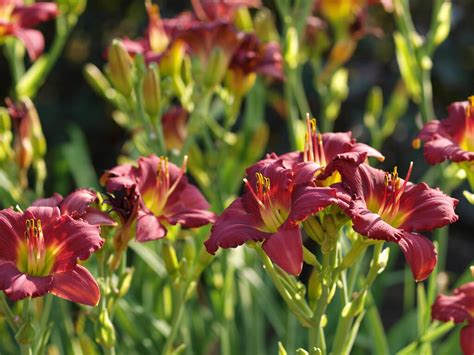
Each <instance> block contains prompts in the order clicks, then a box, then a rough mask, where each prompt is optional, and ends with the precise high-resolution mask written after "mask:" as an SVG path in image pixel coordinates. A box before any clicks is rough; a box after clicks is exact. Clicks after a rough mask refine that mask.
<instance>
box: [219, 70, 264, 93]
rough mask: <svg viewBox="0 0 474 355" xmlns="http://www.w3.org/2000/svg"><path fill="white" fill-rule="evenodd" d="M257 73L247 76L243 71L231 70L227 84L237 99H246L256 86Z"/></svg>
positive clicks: (227, 77)
mask: <svg viewBox="0 0 474 355" xmlns="http://www.w3.org/2000/svg"><path fill="white" fill-rule="evenodd" d="M256 78H257V76H256V75H255V73H250V74H245V73H243V72H242V71H241V70H239V69H238V68H237V69H231V70H229V71H228V72H227V76H226V84H227V87H228V88H229V91H230V92H231V93H232V94H234V96H235V97H244V96H245V95H246V94H247V93H248V92H249V91H250V89H251V88H252V87H253V85H254V84H255V79H256Z"/></svg>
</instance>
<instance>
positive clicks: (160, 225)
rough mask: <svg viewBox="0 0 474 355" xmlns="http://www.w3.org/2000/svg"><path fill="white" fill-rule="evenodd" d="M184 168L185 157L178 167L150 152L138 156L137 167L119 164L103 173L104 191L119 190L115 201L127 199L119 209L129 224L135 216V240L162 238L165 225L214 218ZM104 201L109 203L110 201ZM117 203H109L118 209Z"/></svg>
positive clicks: (191, 225)
mask: <svg viewBox="0 0 474 355" xmlns="http://www.w3.org/2000/svg"><path fill="white" fill-rule="evenodd" d="M185 168H186V159H185V162H184V163H183V166H182V167H181V168H179V167H177V166H176V165H174V164H173V163H169V162H168V159H167V158H165V157H161V158H158V157H157V156H155V155H150V156H149V157H146V158H145V157H142V158H140V159H139V160H138V167H135V166H132V165H130V164H124V165H119V166H117V167H115V168H113V169H112V170H110V171H108V172H106V173H105V174H104V175H103V176H102V178H101V181H102V183H104V184H105V186H106V189H107V192H109V193H110V194H112V195H116V194H117V192H118V193H119V194H120V196H122V199H119V198H116V199H115V201H116V202H120V201H121V202H120V203H122V204H123V202H124V201H125V202H126V203H125V205H126V206H125V208H122V211H125V212H126V214H125V213H124V214H123V216H127V217H126V219H127V221H128V222H129V223H130V219H133V220H134V219H135V218H136V239H137V241H139V242H146V241H149V240H155V239H161V238H163V237H165V236H166V233H167V229H166V226H167V225H170V224H171V225H176V224H180V225H182V226H183V227H185V228H196V227H201V226H203V225H206V224H208V223H212V222H213V221H214V219H215V216H214V213H212V212H210V211H209V207H210V206H209V203H208V202H207V201H206V199H205V198H204V196H203V195H202V194H201V192H200V191H199V190H198V189H197V188H196V187H195V186H193V185H191V184H190V183H189V182H188V179H187V177H186V176H185ZM120 196H119V197H120ZM134 198H136V200H135V199H134ZM112 201H114V200H113V199H112ZM106 202H107V203H110V200H107V201H106ZM120 203H118V204H114V203H110V204H111V205H112V208H115V209H117V210H120V206H118V205H119V204H120ZM127 214H128V215H127ZM124 220H125V219H124Z"/></svg>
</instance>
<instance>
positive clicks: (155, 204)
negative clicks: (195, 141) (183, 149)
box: [143, 156, 188, 216]
mask: <svg viewBox="0 0 474 355" xmlns="http://www.w3.org/2000/svg"><path fill="white" fill-rule="evenodd" d="M187 161H188V157H187V156H185V157H184V160H183V165H182V166H181V171H180V173H179V175H178V177H177V178H176V180H175V181H174V182H172V181H171V179H170V174H169V163H168V158H167V157H160V161H159V163H158V168H157V172H156V183H155V186H153V187H152V188H149V189H148V191H146V192H145V193H144V195H143V200H144V201H145V205H146V207H148V209H149V210H150V211H152V212H153V214H154V215H155V216H161V215H162V214H163V212H164V209H165V206H166V202H167V201H168V198H169V197H170V195H171V194H172V193H173V191H174V190H175V189H176V187H177V186H178V184H179V182H180V181H181V179H182V178H183V176H184V174H185V172H186V164H187Z"/></svg>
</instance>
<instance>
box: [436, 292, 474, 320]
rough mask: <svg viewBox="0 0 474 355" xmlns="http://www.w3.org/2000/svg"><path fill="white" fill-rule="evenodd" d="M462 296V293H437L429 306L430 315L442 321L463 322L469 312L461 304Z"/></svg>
mask: <svg viewBox="0 0 474 355" xmlns="http://www.w3.org/2000/svg"><path fill="white" fill-rule="evenodd" d="M463 298H464V295H452V296H445V295H439V296H438V297H436V300H435V301H434V303H433V305H432V306H431V317H432V318H433V319H437V320H440V321H443V322H449V321H453V322H455V323H462V322H464V321H465V320H467V319H469V318H470V314H469V311H468V310H467V309H466V307H465V306H464V305H463V304H462V299H463Z"/></svg>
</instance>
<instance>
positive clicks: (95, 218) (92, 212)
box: [82, 207, 117, 226]
mask: <svg viewBox="0 0 474 355" xmlns="http://www.w3.org/2000/svg"><path fill="white" fill-rule="evenodd" d="M82 219H83V220H84V221H87V223H89V224H93V225H96V226H116V225H117V223H116V222H115V221H114V219H113V218H112V217H110V216H109V215H108V214H107V213H105V212H102V211H99V210H97V209H96V208H92V207H89V208H88V209H87V211H86V213H85V214H84V215H83V216H82Z"/></svg>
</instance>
